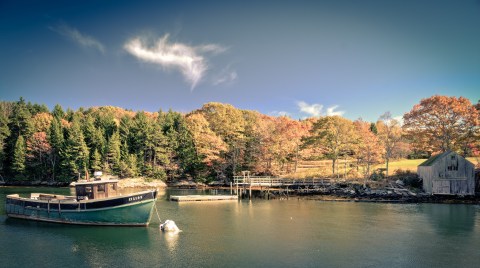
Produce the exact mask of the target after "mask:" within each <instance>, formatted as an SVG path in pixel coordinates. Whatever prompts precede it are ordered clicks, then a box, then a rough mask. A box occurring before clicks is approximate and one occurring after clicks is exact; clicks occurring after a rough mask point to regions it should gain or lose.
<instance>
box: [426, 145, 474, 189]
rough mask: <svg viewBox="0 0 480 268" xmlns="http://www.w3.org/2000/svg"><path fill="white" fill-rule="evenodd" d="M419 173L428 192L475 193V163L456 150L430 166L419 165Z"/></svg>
mask: <svg viewBox="0 0 480 268" xmlns="http://www.w3.org/2000/svg"><path fill="white" fill-rule="evenodd" d="M417 173H418V175H419V176H420V177H421V178H422V179H423V189H424V191H425V192H426V193H431V194H454V195H474V194H475V169H474V165H473V164H472V163H470V162H469V161H468V160H466V159H465V158H463V157H461V156H460V155H458V154H456V153H454V152H451V153H449V154H447V155H445V156H443V157H442V158H440V159H437V160H436V161H435V162H434V163H433V164H432V165H430V166H419V167H418V169H417Z"/></svg>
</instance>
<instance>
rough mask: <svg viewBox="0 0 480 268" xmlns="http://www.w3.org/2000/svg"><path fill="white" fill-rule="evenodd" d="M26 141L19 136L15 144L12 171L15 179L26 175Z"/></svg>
mask: <svg viewBox="0 0 480 268" xmlns="http://www.w3.org/2000/svg"><path fill="white" fill-rule="evenodd" d="M25 155H26V149H25V140H24V139H23V136H19V137H18V139H17V142H16V143H15V149H14V151H13V161H12V171H13V172H14V174H15V177H22V176H23V175H24V173H25Z"/></svg>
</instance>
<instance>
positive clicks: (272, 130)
mask: <svg viewBox="0 0 480 268" xmlns="http://www.w3.org/2000/svg"><path fill="white" fill-rule="evenodd" d="M479 110H480V101H479V102H478V103H477V104H472V103H471V102H470V101H469V100H468V99H466V98H464V97H458V98H457V97H448V96H438V95H435V96H432V97H429V98H425V99H422V100H421V101H420V102H419V103H418V104H416V105H415V106H414V107H412V109H411V111H409V112H407V113H405V114H404V115H403V120H402V121H403V122H400V121H399V120H396V119H394V118H392V116H391V114H390V113H389V112H385V113H384V114H383V115H381V116H380V117H379V119H378V120H377V121H376V122H365V121H363V120H362V119H357V120H355V121H351V120H349V119H347V118H344V117H341V116H321V117H312V118H306V119H301V120H295V119H292V118H290V117H286V116H279V117H276V116H269V115H265V114H261V113H259V112H256V111H250V110H241V109H237V108H235V107H233V106H232V105H229V104H222V103H214V102H211V103H206V104H204V105H203V106H202V107H201V108H200V109H198V110H195V111H192V112H190V113H187V114H182V113H179V112H175V111H172V110H169V111H167V112H165V111H162V110H159V111H157V112H146V111H131V110H126V109H122V108H118V107H112V106H103V107H91V108H79V109H78V110H77V111H73V110H71V109H69V108H67V109H66V110H65V109H64V108H62V106H61V105H59V104H57V105H56V106H55V107H54V108H53V110H50V109H49V108H48V107H47V106H46V105H42V104H36V103H35V104H32V103H30V102H26V101H25V100H24V99H23V98H20V99H19V100H18V101H16V102H7V101H1V102H0V180H2V181H49V182H70V181H74V180H77V179H78V178H79V177H85V176H86V175H87V173H88V174H90V175H91V174H93V172H94V171H102V172H103V173H104V174H110V175H113V176H118V177H119V178H127V177H139V176H142V177H146V178H150V179H159V180H163V181H170V182H171V181H177V180H182V179H190V180H195V181H197V182H209V181H213V180H224V181H227V180H231V178H232V176H233V175H237V174H240V173H241V171H244V170H248V171H250V172H251V174H256V175H273V176H285V177H293V178H295V174H296V173H297V167H298V163H299V162H300V161H308V160H310V161H314V160H329V161H330V162H329V163H331V166H330V167H329V168H328V169H326V170H325V172H323V173H322V174H316V176H329V177H340V176H344V177H358V178H368V177H370V176H372V174H375V172H376V171H375V170H373V166H374V165H376V164H380V163H384V164H385V176H389V167H388V163H389V162H390V161H392V160H393V159H398V158H427V157H429V156H431V155H432V154H436V153H440V152H443V151H446V150H454V151H456V152H458V153H460V154H461V155H464V156H478V155H479V154H480V150H479V148H480V142H479V140H480V138H479V137H480V116H479ZM340 161H343V162H342V163H345V168H344V169H343V173H344V174H341V171H340V169H339V166H340ZM346 163H348V168H347V166H346ZM347 173H348V174H347ZM390 173H391V171H390Z"/></svg>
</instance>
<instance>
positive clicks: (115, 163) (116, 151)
mask: <svg viewBox="0 0 480 268" xmlns="http://www.w3.org/2000/svg"><path fill="white" fill-rule="evenodd" d="M107 144H108V145H107V152H106V159H107V165H108V168H109V169H110V170H111V171H112V172H113V174H116V175H117V174H120V155H121V152H120V135H119V134H118V131H115V132H114V133H113V134H112V136H111V137H110V139H109V140H108V143H107Z"/></svg>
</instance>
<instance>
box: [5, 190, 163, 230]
mask: <svg viewBox="0 0 480 268" xmlns="http://www.w3.org/2000/svg"><path fill="white" fill-rule="evenodd" d="M156 194H157V192H156V191H145V192H140V193H136V194H131V195H127V196H120V197H115V198H108V199H104V200H87V201H79V202H77V201H74V200H70V201H68V200H67V201H62V200H54V201H41V200H31V199H29V198H20V197H10V196H7V200H6V201H7V202H6V212H7V215H8V216H9V217H12V218H20V219H27V220H35V221H46V222H56V223H66V224H81V225H106V226H147V225H148V223H149V221H150V217H151V213H152V210H153V206H154V204H155V200H156Z"/></svg>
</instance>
